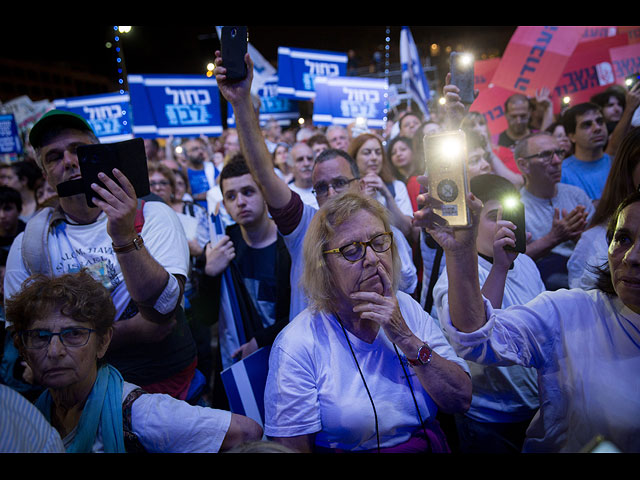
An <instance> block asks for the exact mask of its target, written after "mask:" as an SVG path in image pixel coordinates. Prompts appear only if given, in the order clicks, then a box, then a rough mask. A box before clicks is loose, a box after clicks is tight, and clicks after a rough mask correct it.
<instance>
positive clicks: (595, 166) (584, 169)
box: [560, 153, 611, 200]
mask: <svg viewBox="0 0 640 480" xmlns="http://www.w3.org/2000/svg"><path fill="white" fill-rule="evenodd" d="M610 168H611V157H609V155H607V154H606V153H605V154H603V155H602V157H601V158H600V159H598V160H595V161H593V162H585V161H583V160H578V159H577V158H576V156H575V155H571V156H570V157H567V158H565V159H564V162H562V179H561V180H560V182H561V183H567V184H569V185H575V186H576V187H580V188H582V190H584V191H585V192H586V193H587V195H589V198H591V200H598V199H599V198H600V196H601V195H602V189H603V188H604V184H605V182H606V181H607V177H608V176H609V169H610Z"/></svg>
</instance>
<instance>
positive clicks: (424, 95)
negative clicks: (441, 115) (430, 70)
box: [400, 27, 431, 119]
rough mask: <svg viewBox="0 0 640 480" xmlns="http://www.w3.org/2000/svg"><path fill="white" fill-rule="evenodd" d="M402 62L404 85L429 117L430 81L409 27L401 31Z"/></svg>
mask: <svg viewBox="0 0 640 480" xmlns="http://www.w3.org/2000/svg"><path fill="white" fill-rule="evenodd" d="M400 63H401V65H402V85H403V86H404V89H405V90H406V91H407V93H408V94H409V95H410V98H411V100H413V101H414V102H416V103H417V104H418V107H419V108H420V110H422V113H423V114H424V117H425V119H428V118H429V107H428V102H429V98H430V97H431V92H430V90H429V83H428V82H427V77H426V75H425V74H424V70H423V69H422V64H421V63H420V55H418V48H417V47H416V43H415V42H414V40H413V35H411V30H409V27H402V30H401V31H400Z"/></svg>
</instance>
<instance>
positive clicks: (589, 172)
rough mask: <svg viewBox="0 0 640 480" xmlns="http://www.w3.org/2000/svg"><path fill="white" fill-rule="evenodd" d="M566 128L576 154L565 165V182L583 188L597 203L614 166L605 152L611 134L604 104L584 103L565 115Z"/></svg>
mask: <svg viewBox="0 0 640 480" xmlns="http://www.w3.org/2000/svg"><path fill="white" fill-rule="evenodd" d="M562 124H563V125H564V129H565V131H566V133H567V136H568V137H569V140H571V143H573V147H574V154H573V155H571V156H570V157H567V158H566V159H565V160H564V163H563V164H562V179H561V182H562V183H566V184H569V185H575V186H577V187H580V188H581V189H583V190H584V191H585V192H586V193H587V195H589V198H590V199H591V200H592V201H594V202H596V203H597V201H598V200H599V199H600V196H601V194H602V189H603V188H604V184H605V182H606V181H607V176H608V175H609V169H610V168H611V157H610V155H609V154H607V153H605V147H606V146H607V141H608V133H607V124H606V122H605V119H604V116H603V115H602V111H601V109H600V107H599V106H598V105H596V104H593V103H581V104H578V105H575V106H574V107H571V108H570V109H569V110H567V111H566V112H565V113H564V115H563V116H562Z"/></svg>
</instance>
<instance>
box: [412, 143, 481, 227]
mask: <svg viewBox="0 0 640 480" xmlns="http://www.w3.org/2000/svg"><path fill="white" fill-rule="evenodd" d="M423 144H424V160H425V165H426V169H425V175H426V176H427V178H428V179H429V193H430V195H431V196H432V197H434V198H437V199H438V200H440V201H441V202H442V203H443V205H442V208H437V209H436V208H434V210H435V211H436V213H438V214H439V215H440V216H441V217H442V218H444V219H445V220H447V223H448V224H449V226H452V227H466V226H469V225H470V219H471V217H470V215H469V208H468V206H467V194H468V193H469V178H468V175H467V143H466V137H465V134H464V132H463V131H462V130H455V131H448V132H443V133H437V134H431V135H425V136H424V138H423Z"/></svg>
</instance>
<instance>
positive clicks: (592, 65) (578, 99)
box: [552, 34, 628, 113]
mask: <svg viewBox="0 0 640 480" xmlns="http://www.w3.org/2000/svg"><path fill="white" fill-rule="evenodd" d="M627 43H628V39H627V35H624V34H623V35H615V36H613V37H604V38H599V39H597V40H590V41H588V42H581V43H579V44H578V46H577V47H576V49H575V50H574V52H573V55H571V57H570V58H569V60H568V61H567V64H566V66H565V68H564V71H563V73H562V76H561V77H560V80H559V81H558V83H557V84H556V85H555V88H554V89H553V96H552V100H553V106H554V112H555V113H558V112H560V109H561V107H562V99H563V97H565V96H566V97H569V98H570V105H577V104H578V103H583V102H588V101H589V99H590V98H591V97H592V96H593V95H595V94H596V93H599V92H601V91H602V90H604V89H605V88H607V87H608V86H610V85H613V84H614V83H616V77H615V75H614V69H613V66H612V63H611V56H610V55H609V50H610V49H611V48H615V47H621V46H625V45H627Z"/></svg>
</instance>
